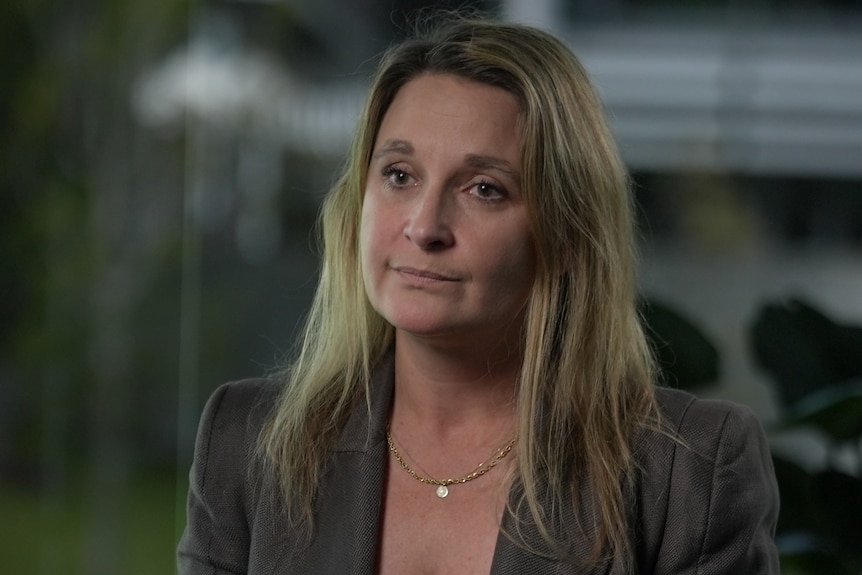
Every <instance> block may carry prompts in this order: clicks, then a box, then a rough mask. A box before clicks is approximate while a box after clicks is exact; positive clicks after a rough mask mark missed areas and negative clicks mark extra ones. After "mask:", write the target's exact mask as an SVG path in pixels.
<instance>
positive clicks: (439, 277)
mask: <svg viewBox="0 0 862 575" xmlns="http://www.w3.org/2000/svg"><path fill="white" fill-rule="evenodd" d="M392 269H393V270H394V271H395V272H397V273H398V274H399V275H401V276H403V277H405V278H406V279H409V280H412V281H418V282H428V283H431V282H455V281H458V278H457V277H455V276H452V275H449V274H447V273H440V272H435V271H431V270H423V269H417V268H413V267H410V266H393V267H392Z"/></svg>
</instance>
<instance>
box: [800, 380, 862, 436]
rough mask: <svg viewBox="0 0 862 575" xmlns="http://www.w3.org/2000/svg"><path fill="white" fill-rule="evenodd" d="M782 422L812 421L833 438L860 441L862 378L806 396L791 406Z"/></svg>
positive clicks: (861, 428)
mask: <svg viewBox="0 0 862 575" xmlns="http://www.w3.org/2000/svg"><path fill="white" fill-rule="evenodd" d="M783 425H784V426H797V425H810V426H813V427H815V428H817V429H818V430H820V431H821V432H823V433H824V434H826V435H827V436H828V437H829V438H830V439H831V440H832V441H833V442H836V443H841V442H853V443H855V442H857V441H858V440H859V438H860V437H862V378H854V379H852V380H849V381H846V382H841V383H839V384H837V385H833V386H831V387H827V388H825V389H821V390H818V391H815V392H813V393H811V394H809V395H807V396H805V397H803V398H802V399H800V400H799V401H797V402H796V403H794V404H793V405H792V406H790V408H788V410H787V414H786V416H785V417H784V421H783Z"/></svg>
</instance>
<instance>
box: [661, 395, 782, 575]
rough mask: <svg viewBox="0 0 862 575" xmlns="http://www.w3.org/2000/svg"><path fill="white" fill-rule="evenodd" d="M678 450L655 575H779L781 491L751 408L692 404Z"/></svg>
mask: <svg viewBox="0 0 862 575" xmlns="http://www.w3.org/2000/svg"><path fill="white" fill-rule="evenodd" d="M679 436H680V439H681V441H682V444H678V445H676V446H675V448H674V449H673V452H674V455H673V464H672V466H671V477H670V484H669V488H668V493H667V497H668V499H667V502H668V506H667V516H666V519H665V530H664V536H663V538H662V539H663V541H662V545H661V550H660V552H659V557H658V563H657V565H656V570H655V572H656V574H666V575H672V574H673V575H680V574H691V575H695V574H696V575H737V574H742V573H744V574H746V575H772V574H776V575H777V574H778V573H779V572H780V570H779V563H778V553H777V550H776V547H775V544H774V534H775V525H776V521H777V519H778V507H779V499H778V486H777V484H776V481H775V473H774V470H773V467H772V459H771V456H770V452H769V447H768V444H767V442H766V437H765V435H764V433H763V429H762V428H761V426H760V423H759V422H758V420H757V418H756V416H755V415H754V414H753V413H752V412H751V410H750V409H748V408H746V407H743V406H739V405H735V404H732V403H729V402H724V401H710V400H699V399H698V400H693V401H692V402H691V403H690V404H689V405H688V407H687V409H686V410H685V411H684V414H683V417H682V419H681V420H680V425H679Z"/></svg>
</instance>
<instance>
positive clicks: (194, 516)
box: [177, 379, 279, 573]
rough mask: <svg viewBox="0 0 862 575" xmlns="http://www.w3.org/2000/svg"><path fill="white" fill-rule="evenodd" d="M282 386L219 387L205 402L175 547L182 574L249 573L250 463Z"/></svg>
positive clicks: (248, 383)
mask: <svg viewBox="0 0 862 575" xmlns="http://www.w3.org/2000/svg"><path fill="white" fill-rule="evenodd" d="M278 388H279V386H278V385H277V383H276V382H274V381H271V380H264V379H250V380H243V381H236V382H232V383H226V384H224V385H222V386H220V387H219V388H218V389H216V390H215V391H214V392H213V393H212V395H210V397H209V400H208V401H207V402H206V405H205V407H204V409H203V412H202V414H201V418H200V423H199V424H198V433H197V439H196V440H195V452H194V459H193V462H192V467H191V470H190V472H189V492H188V500H187V507H186V528H185V530H184V532H183V536H182V538H181V540H180V542H179V546H178V549H177V554H178V557H177V559H178V566H179V571H180V573H212V572H213V571H212V569H213V568H214V567H217V568H219V569H224V570H225V571H224V572H231V573H234V572H236V573H240V572H245V569H246V566H247V562H248V549H249V544H250V533H249V524H250V522H251V520H250V518H251V515H252V514H253V513H254V509H255V501H254V499H255V498H256V497H257V496H256V493H257V490H256V489H255V486H254V485H253V482H252V481H250V479H251V478H250V475H249V473H250V470H251V467H250V465H251V462H252V459H253V457H254V450H255V445H256V442H257V437H258V435H259V434H260V430H261V428H262V427H263V424H264V422H265V421H266V418H267V416H268V414H269V412H270V409H271V406H272V405H273V404H274V401H275V400H276V399H277V397H278ZM219 572H221V571H219Z"/></svg>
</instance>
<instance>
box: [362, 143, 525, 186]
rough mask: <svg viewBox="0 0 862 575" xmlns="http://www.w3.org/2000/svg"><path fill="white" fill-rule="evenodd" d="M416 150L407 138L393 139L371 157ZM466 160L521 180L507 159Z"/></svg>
mask: <svg viewBox="0 0 862 575" xmlns="http://www.w3.org/2000/svg"><path fill="white" fill-rule="evenodd" d="M415 151H416V150H415V148H414V147H413V144H411V143H410V142H408V141H407V140H397V139H391V140H386V141H385V142H383V146H381V148H380V149H379V150H377V151H376V152H375V153H374V155H373V156H371V158H372V159H373V160H377V159H380V158H381V157H383V156H385V155H387V154H391V153H397V154H404V155H406V156H412V155H413V154H414V153H415ZM464 160H465V162H466V163H467V165H468V166H470V167H471V168H477V169H495V170H499V171H501V172H503V173H505V174H506V175H508V176H509V177H510V178H513V179H514V180H515V181H520V179H521V174H520V173H518V171H517V170H515V168H513V167H512V165H511V164H510V163H509V162H507V161H506V160H502V159H500V158H496V157H494V156H486V155H482V154H467V155H466V156H465V158H464Z"/></svg>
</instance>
